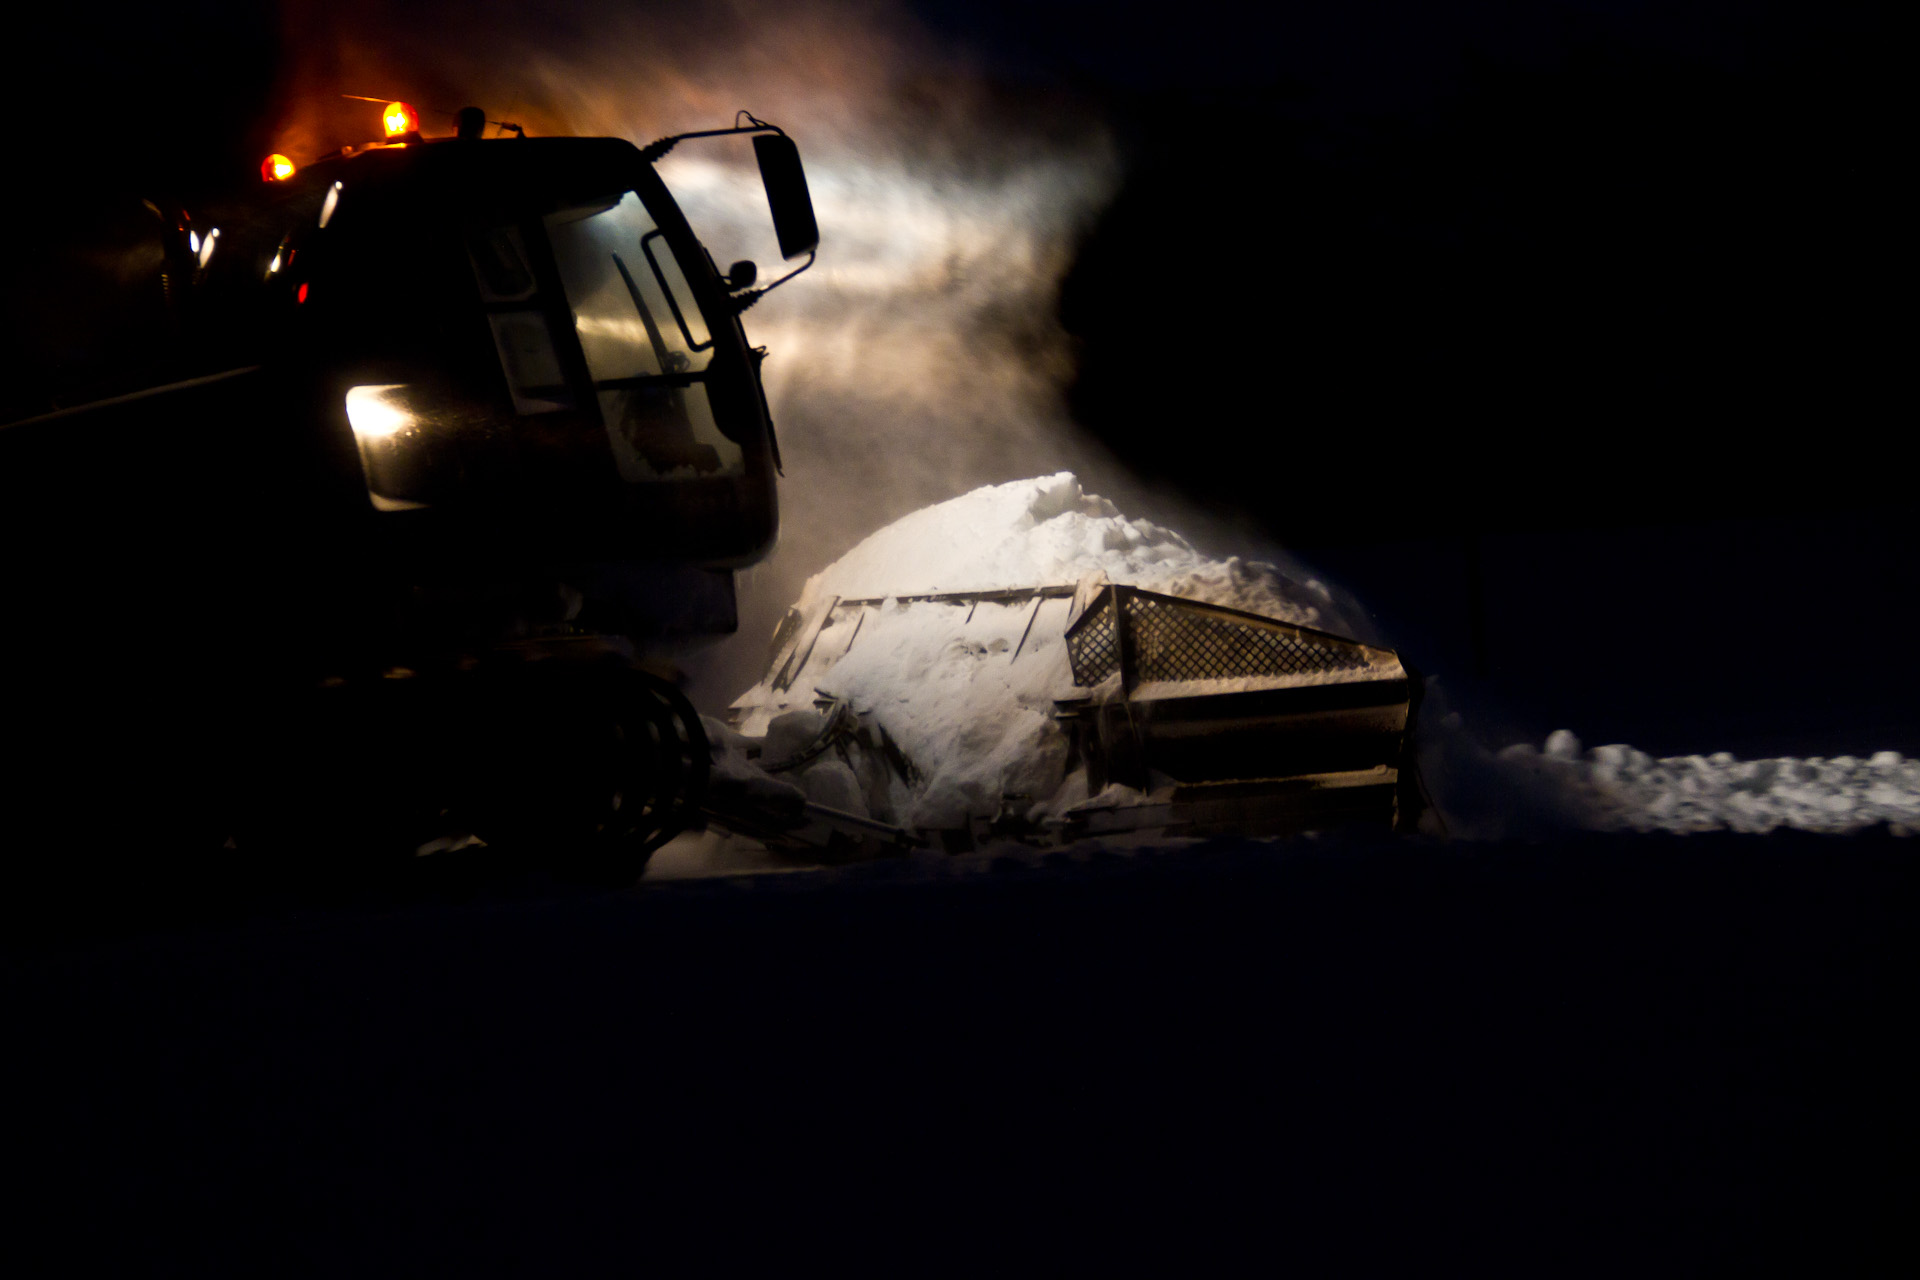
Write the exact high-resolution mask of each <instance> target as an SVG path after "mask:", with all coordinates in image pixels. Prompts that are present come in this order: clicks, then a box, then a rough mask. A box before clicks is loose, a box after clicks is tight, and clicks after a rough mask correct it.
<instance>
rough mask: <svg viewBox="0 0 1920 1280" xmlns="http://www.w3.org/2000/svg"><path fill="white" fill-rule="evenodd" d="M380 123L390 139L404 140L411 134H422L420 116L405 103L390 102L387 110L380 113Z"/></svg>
mask: <svg viewBox="0 0 1920 1280" xmlns="http://www.w3.org/2000/svg"><path fill="white" fill-rule="evenodd" d="M380 123H381V125H382V126H384V127H385V129H386V131H387V136H388V137H389V138H403V137H405V136H406V135H407V134H409V133H418V132H420V117H419V115H418V114H417V113H416V112H415V111H414V109H413V108H412V107H410V106H408V105H407V104H406V103H404V102H389V103H388V104H387V109H386V110H385V111H383V112H381V113H380Z"/></svg>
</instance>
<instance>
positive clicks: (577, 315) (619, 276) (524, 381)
mask: <svg viewBox="0 0 1920 1280" xmlns="http://www.w3.org/2000/svg"><path fill="white" fill-rule="evenodd" d="M542 225H543V228H544V230H545V231H546V235H547V241H548V244H549V245H550V247H551V250H552V253H553V262H554V268H555V270H556V272H557V273H558V276H559V280H560V284H561V287H562V289H563V290H564V292H565V295H566V300H567V308H568V311H569V313H570V314H571V317H572V321H573V328H574V333H575V336H576V337H577V338H578V340H579V349H580V353H581V355H582V356H583V357H584V359H585V362H586V374H587V378H588V379H590V380H591V383H592V386H593V395H594V399H595V402H596V404H595V407H596V408H597V409H598V410H599V416H600V419H601V422H602V424H603V426H604V427H605V430H606V436H607V441H608V444H609V445H610V447H611V448H612V451H613V457H614V462H615V464H616V465H617V467H618V468H619V472H620V476H621V478H622V479H623V480H627V481H630V482H648V481H658V480H670V479H686V478H693V477H711V476H723V475H737V474H739V473H740V471H741V470H742V466H743V459H742V456H741V452H740V448H739V446H738V445H736V444H735V443H734V442H733V441H731V440H729V439H727V437H726V436H725V435H724V434H722V433H721V431H720V428H719V425H718V424H717V423H716V422H715V421H714V416H713V409H712V406H711V404H710V403H709V400H708V395H707V388H706V386H705V385H704V383H703V381H702V375H703V374H704V373H705V371H706V368H707V365H708V363H709V362H710V361H711V359H712V355H713V340H712V338H711V337H710V335H709V334H708V331H707V326H706V321H705V319H704V318H703V317H702V315H701V313H700V308H699V306H698V304H697V302H696V301H695V298H694V293H693V290H692V288H691V287H690V286H689V285H688V283H687V280H686V277H685V275H684V274H683V273H682V271H681V267H680V263H679V262H678V260H677V259H676V258H675V257H674V254H673V252H672V251H671V249H670V248H669V247H668V245H667V240H666V237H665V235H664V234H663V233H662V232H661V231H660V229H659V228H658V227H657V226H656V225H655V223H654V220H653V218H652V217H651V216H650V215H649V214H648V213H647V210H646V207H645V206H644V205H642V204H641V202H640V198H639V196H638V195H636V194H635V193H633V192H631V191H628V192H626V193H624V194H622V195H621V196H620V197H619V198H618V199H609V200H607V201H604V202H600V203H595V204H591V205H586V206H580V207H575V208H568V209H562V210H559V211H558V212H555V213H550V214H548V215H546V217H545V218H544V219H543V220H542ZM468 252H469V256H470V258H471V259H472V262H473V267H474V275H475V278H476V280H477V282H478V284H479V288H480V293H481V299H482V302H483V303H484V305H485V307H486V310H487V318H488V322H489V324H490V325H491V327H492V330H493V339H494V345H495V348H496V349H497V351H498V353H499V356H500V363H501V367H502V369H503V371H504V372H505V374H506V377H507V384H508V389H509V391H510V392H511V394H512V397H513V402H514V409H515V411H516V412H517V413H519V414H521V415H533V414H542V413H551V412H556V411H559V410H564V409H574V408H580V407H582V406H580V405H578V404H577V403H576V402H575V396H574V395H573V393H572V392H571V391H570V390H569V388H568V381H569V380H568V379H567V377H566V376H565V366H564V361H563V355H562V348H559V347H557V346H556V344H555V342H554V341H553V337H554V335H553V333H552V332H551V329H550V327H549V325H550V317H551V315H552V312H551V311H550V310H549V309H547V308H546V307H545V306H544V305H543V303H542V300H541V298H540V296H539V273H538V271H537V270H536V267H535V264H534V262H533V260H532V258H531V257H530V255H529V253H528V245H527V243H526V239H525V235H524V233H523V232H522V230H521V228H520V227H519V226H516V225H508V226H502V227H496V228H493V229H490V230H488V231H485V232H483V233H482V234H480V235H477V236H475V237H473V238H472V240H471V241H470V243H469V247H468Z"/></svg>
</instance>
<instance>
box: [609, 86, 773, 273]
mask: <svg viewBox="0 0 1920 1280" xmlns="http://www.w3.org/2000/svg"><path fill="white" fill-rule="evenodd" d="M740 116H746V117H747V119H748V121H750V123H748V124H738V123H736V124H735V125H734V126H733V128H731V129H701V130H698V131H696V132H694V133H676V134H674V135H673V136H672V137H670V138H660V139H658V140H656V141H653V142H649V143H648V144H647V145H646V146H644V147H642V148H640V158H641V159H643V160H645V161H646V162H647V163H648V164H652V163H654V162H655V161H656V160H658V159H660V157H662V156H664V155H666V154H667V152H669V151H671V150H673V149H674V148H675V147H677V146H679V145H680V144H681V143H683V142H685V141H686V140H687V139H688V138H726V137H731V136H733V135H734V134H746V133H777V134H779V135H780V136H781V137H785V136H786V133H787V131H786V130H785V129H782V128H781V127H780V126H779V125H777V124H768V123H767V122H766V121H765V120H761V119H758V118H756V117H755V116H753V115H752V114H750V113H748V112H746V111H742V112H740ZM734 119H735V120H736V121H738V119H739V116H735V117H734ZM803 269H804V268H803ZM768 287H769V288H771V287H772V286H771V285H769V286H768Z"/></svg>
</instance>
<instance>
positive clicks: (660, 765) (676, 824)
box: [470, 662, 710, 888]
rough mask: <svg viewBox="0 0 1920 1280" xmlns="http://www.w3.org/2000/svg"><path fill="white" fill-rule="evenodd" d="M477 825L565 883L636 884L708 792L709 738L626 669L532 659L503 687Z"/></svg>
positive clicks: (679, 701)
mask: <svg viewBox="0 0 1920 1280" xmlns="http://www.w3.org/2000/svg"><path fill="white" fill-rule="evenodd" d="M499 692H500V693H501V694H503V695H504V697H503V700H502V702H503V705H502V707H501V709H502V711H503V713H504V714H502V715H501V717H500V719H499V720H498V722H497V723H496V724H495V726H494V728H493V731H492V732H491V733H490V734H489V735H488V736H489V737H490V738H491V742H490V743H489V744H488V745H489V747H490V749H489V750H488V751H487V752H486V755H487V757H488V759H489V761H490V764H489V766H488V767H487V768H484V769H482V770H479V771H478V773H477V776H476V778H475V781H476V782H477V783H478V784H479V785H478V786H476V787H475V788H473V790H472V792H471V793H470V794H471V797H472V798H471V800H470V812H471V814H472V818H473V826H474V829H475V831H476V832H477V833H478V834H479V835H480V837H481V838H482V839H484V840H486V841H487V842H488V843H489V844H504V845H507V846H510V847H511V848H513V849H514V850H516V851H518V852H519V853H520V854H521V855H523V856H526V857H528V858H529V859H531V860H533V861H536V862H539V863H544V864H546V865H547V866H550V867H551V868H552V869H553V870H554V871H555V872H556V873H557V874H558V875H560V876H561V877H563V878H565V879H568V880H572V881H576V882H579V883H586V884H591V885H595V886H603V887H610V888H611V887H623V886H626V885H631V884H632V883H633V882H634V881H636V880H638V879H639V878H640V875H641V873H642V872H644V871H645V870H646V866H647V861H648V859H649V858H650V857H652V855H653V851H654V850H655V849H658V848H659V847H660V846H661V845H663V844H665V843H666V842H667V841H669V840H671V839H672V838H673V837H674V836H676V835H679V834H680V833H681V832H682V831H684V830H686V829H687V828H688V826H690V825H691V824H692V823H693V822H694V821H695V820H696V818H697V815H698V813H699V811H700V805H701V802H702V800H703V799H704V798H705V795H706V787H707V774H708V769H709V763H710V757H709V754H708V748H707V736H706V733H705V731H704V730H703V729H702V728H701V725H700V716H699V713H698V712H696V711H695V710H694V708H693V704H692V703H690V702H688V701H687V698H686V696H685V695H684V694H682V693H681V692H680V691H679V690H678V689H676V688H674V687H673V686H672V685H671V684H668V683H667V682H666V681H664V680H661V679H659V678H657V677H655V676H652V675H649V674H647V673H646V672H643V671H636V670H633V669H631V668H628V667H626V666H624V665H621V664H618V663H605V664H599V663H596V664H592V665H590V666H582V665H576V664H571V663H563V662H537V663H528V664H527V665H526V666H525V667H524V668H523V669H521V670H519V671H516V672H513V673H512V674H511V675H509V676H507V677H506V679H505V681H504V687H503V688H502V689H501V690H499Z"/></svg>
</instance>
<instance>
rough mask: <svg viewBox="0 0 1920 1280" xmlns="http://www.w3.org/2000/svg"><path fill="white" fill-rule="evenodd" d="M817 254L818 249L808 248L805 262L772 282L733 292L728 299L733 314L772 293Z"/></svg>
mask: <svg viewBox="0 0 1920 1280" xmlns="http://www.w3.org/2000/svg"><path fill="white" fill-rule="evenodd" d="M818 254H819V250H818V249H809V250H807V260H806V261H805V262H803V263H801V264H800V265H799V266H797V267H795V268H794V269H793V270H791V271H789V272H787V274H785V275H783V276H781V277H780V278H779V279H778V280H775V281H774V282H773V283H772V284H765V285H761V286H760V287H759V288H758V289H749V290H747V291H746V292H745V293H736V294H734V295H733V296H732V297H731V298H729V299H728V301H730V302H732V303H733V313H734V314H735V315H739V314H740V313H741V312H742V311H745V310H746V309H747V308H748V307H750V306H752V305H753V304H754V303H756V302H758V301H760V299H762V298H764V297H766V296H767V295H768V294H770V293H772V292H773V291H774V290H775V289H778V288H779V287H780V286H781V285H783V284H785V283H786V282H787V281H789V280H791V279H793V278H794V277H795V276H797V275H799V274H800V273H801V272H802V271H805V270H806V269H807V268H808V267H810V266H812V265H813V260H814V258H815V257H816V256H817V255H818Z"/></svg>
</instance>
